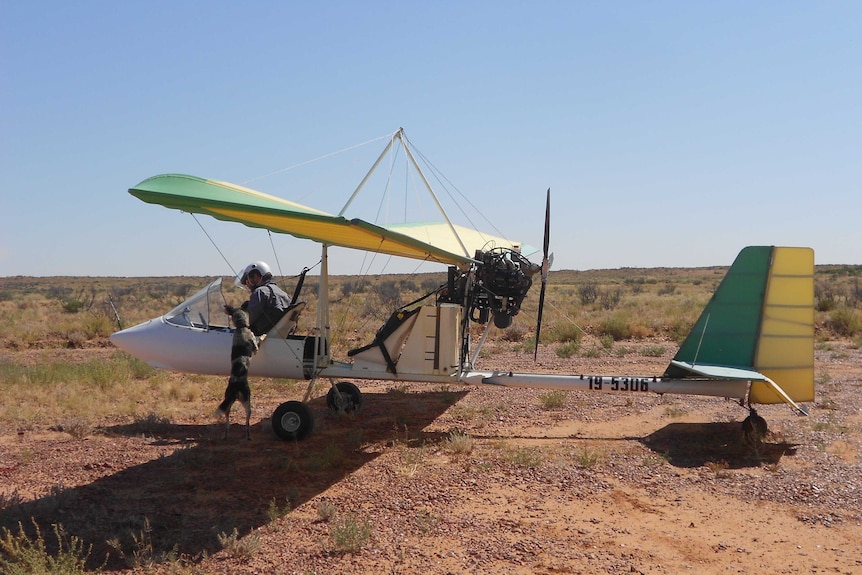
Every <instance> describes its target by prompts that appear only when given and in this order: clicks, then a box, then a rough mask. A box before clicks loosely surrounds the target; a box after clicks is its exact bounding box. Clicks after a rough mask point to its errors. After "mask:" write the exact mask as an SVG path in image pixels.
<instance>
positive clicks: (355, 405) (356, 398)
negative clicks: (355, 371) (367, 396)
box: [326, 381, 362, 413]
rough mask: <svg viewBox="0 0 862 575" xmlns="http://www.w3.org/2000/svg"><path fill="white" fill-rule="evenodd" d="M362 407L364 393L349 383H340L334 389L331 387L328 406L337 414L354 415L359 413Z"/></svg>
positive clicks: (328, 394)
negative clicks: (356, 412)
mask: <svg viewBox="0 0 862 575" xmlns="http://www.w3.org/2000/svg"><path fill="white" fill-rule="evenodd" d="M336 389H337V390H338V391H337V392H336ZM361 405H362V392H361V391H359V388H358V387H356V385H354V384H353V383H350V382H349V381H339V382H338V383H336V384H335V386H334V387H330V388H329V392H328V393H327V394H326V406H327V407H328V408H329V409H331V410H332V411H335V412H344V413H353V412H355V411H358V410H359V407H360V406H361Z"/></svg>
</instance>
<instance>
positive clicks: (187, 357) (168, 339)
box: [111, 316, 306, 379]
mask: <svg viewBox="0 0 862 575" xmlns="http://www.w3.org/2000/svg"><path fill="white" fill-rule="evenodd" d="M305 340H306V338H304V337H290V338H275V337H273V338H267V339H265V340H264V341H263V342H262V343H261V345H260V350H259V351H258V352H257V354H256V355H255V356H254V359H253V360H252V362H251V367H250V369H249V374H250V375H255V376H260V377H283V378H288V379H305V375H304V373H303V361H302V357H303V350H304V348H305V345H306V341H305ZM232 342H233V329H228V328H205V327H198V326H182V325H176V324H175V323H170V322H168V321H166V320H165V316H161V317H157V318H154V319H151V320H149V321H146V322H144V323H141V324H138V325H136V326H134V327H130V328H128V329H124V330H122V331H118V332H117V333H115V334H113V335H112V336H111V343H113V344H114V345H116V346H117V347H119V348H120V349H122V350H123V351H126V352H128V353H130V354H132V355H134V356H135V357H137V358H139V359H141V360H143V361H145V362H147V363H148V364H149V365H152V366H153V367H160V368H164V369H171V370H175V371H184V372H188V373H199V374H205V375H225V376H227V375H230V366H231V361H230V352H231V345H232Z"/></svg>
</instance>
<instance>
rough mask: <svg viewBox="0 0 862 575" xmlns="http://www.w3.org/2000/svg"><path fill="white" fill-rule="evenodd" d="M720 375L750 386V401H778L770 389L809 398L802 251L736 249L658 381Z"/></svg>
mask: <svg viewBox="0 0 862 575" xmlns="http://www.w3.org/2000/svg"><path fill="white" fill-rule="evenodd" d="M727 368H730V369H727ZM728 373H730V374H731V375H730V378H737V379H752V380H753V383H752V386H751V390H750V393H749V399H750V401H752V402H753V403H780V402H782V401H786V399H787V398H784V397H782V394H781V393H780V392H779V391H777V390H776V389H775V385H777V386H778V387H780V389H781V391H783V392H784V394H786V396H788V397H789V398H790V399H792V400H793V401H813V400H814V252H813V251H812V250H811V249H810V248H784V247H772V246H751V247H747V248H745V249H743V250H742V251H741V252H740V253H739V255H738V256H737V257H736V260H735V261H734V262H733V265H732V266H731V267H730V270H728V272H727V275H726V276H725V277H724V279H723V280H722V282H721V284H720V285H719V286H718V289H717V290H716V291H715V294H713V296H712V299H711V300H710V301H709V304H707V306H706V309H704V310H703V313H702V314H701V316H700V318H699V319H698V320H697V322H696V323H695V324H694V327H693V328H692V330H691V332H690V333H689V334H688V337H686V339H685V341H684V342H683V344H682V346H681V347H680V349H679V351H678V352H677V354H676V356H674V360H673V362H671V365H670V366H668V368H667V370H666V372H665V377H671V378H681V377H682V378H684V377H693V376H703V375H707V376H712V377H717V378H718V377H727V374H728ZM719 374H721V375H719ZM734 374H735V375H734ZM770 382H771V383H770ZM774 384H775V385H774Z"/></svg>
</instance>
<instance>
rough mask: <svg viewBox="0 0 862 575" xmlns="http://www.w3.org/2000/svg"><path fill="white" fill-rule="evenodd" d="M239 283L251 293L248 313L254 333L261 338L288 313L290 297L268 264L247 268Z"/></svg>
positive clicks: (257, 264)
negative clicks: (275, 278) (273, 275)
mask: <svg viewBox="0 0 862 575" xmlns="http://www.w3.org/2000/svg"><path fill="white" fill-rule="evenodd" d="M239 282H240V283H241V284H242V285H243V286H245V287H246V289H248V291H250V292H251V296H250V297H249V298H248V309H247V311H248V319H249V327H250V328H251V331H252V333H254V335H258V336H259V335H263V334H265V333H267V332H269V330H271V329H272V328H273V326H275V324H277V323H278V320H280V319H281V317H282V316H283V315H284V314H285V312H287V308H288V307H289V306H290V296H289V295H287V294H286V293H285V292H284V290H282V289H281V288H280V287H278V285H276V283H275V280H273V279H272V272H271V271H270V269H269V266H268V265H267V264H266V262H253V263H250V264H248V265H247V266H245V268H244V269H243V270H242V274H241V275H240V278H239Z"/></svg>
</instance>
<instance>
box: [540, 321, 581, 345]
mask: <svg viewBox="0 0 862 575" xmlns="http://www.w3.org/2000/svg"><path fill="white" fill-rule="evenodd" d="M548 332H549V333H548V336H549V337H550V340H551V341H555V342H558V343H568V342H574V343H578V344H579V343H581V338H583V336H584V332H583V330H581V328H580V327H578V326H577V325H576V324H575V323H574V322H570V321H567V322H559V323H557V324H555V325H554V326H553V327H552V328H551V329H550V330H548Z"/></svg>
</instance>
